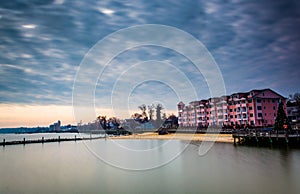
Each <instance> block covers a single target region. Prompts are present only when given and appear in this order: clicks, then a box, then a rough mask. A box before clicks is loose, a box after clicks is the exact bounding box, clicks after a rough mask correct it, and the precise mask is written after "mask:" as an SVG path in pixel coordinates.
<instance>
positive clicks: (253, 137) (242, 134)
mask: <svg viewBox="0 0 300 194" xmlns="http://www.w3.org/2000/svg"><path fill="white" fill-rule="evenodd" d="M232 137H233V139H234V144H235V145H236V144H263V145H268V144H269V145H283V144H286V145H289V144H290V145H300V133H299V132H298V131H295V130H294V131H278V132H277V131H274V130H272V131H239V130H238V131H235V132H233V133H232Z"/></svg>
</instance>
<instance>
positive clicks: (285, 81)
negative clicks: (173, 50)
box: [0, 0, 300, 104]
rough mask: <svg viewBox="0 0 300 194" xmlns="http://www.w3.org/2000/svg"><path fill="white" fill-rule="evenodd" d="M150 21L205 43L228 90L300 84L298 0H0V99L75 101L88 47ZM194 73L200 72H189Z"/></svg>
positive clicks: (295, 87)
mask: <svg viewBox="0 0 300 194" xmlns="http://www.w3.org/2000/svg"><path fill="white" fill-rule="evenodd" d="M148 23H157V24H164V25H171V26H174V27H177V28H179V29H182V30H184V31H186V32H188V33H190V34H192V35H193V36H195V37H196V38H198V39H199V40H200V41H201V42H203V43H204V44H205V46H206V47H207V48H208V49H209V50H210V51H211V53H212V55H213V56H214V57H215V59H216V61H217V63H218V64H219V67H220V69H221V71H222V73H223V76H224V80H225V84H226V87H227V92H228V93H231V92H236V91H247V90H250V89H253V88H266V87H272V88H273V89H275V90H277V91H279V92H282V93H283V95H286V96H287V95H288V94H290V93H293V92H297V91H299V90H300V88H299V83H300V78H299V73H300V70H299V69H300V68H299V61H300V57H299V55H298V52H299V50H300V33H299V31H300V29H299V28H300V3H299V1H293V0H289V1H287V0H280V1H273V0H263V1H254V0H253V1H226V2H225V1H221V0H220V1H204V0H203V1H202V0H199V1H193V0H190V1H173V0H167V1H147V0H144V1H137V2H132V1H99V2H97V1H79V0H73V1H50V0H49V1H37V0H28V1H18V0H12V1H3V2H1V3H0V48H1V53H0V64H1V65H0V76H1V77H0V80H1V82H0V94H1V96H0V100H1V102H2V103H39V104H48V103H50V104H52V103H55V104H71V100H72V87H73V78H74V77H75V74H76V69H77V67H78V65H79V64H80V62H81V60H82V58H83V57H84V54H85V53H86V52H87V51H88V50H89V48H91V47H92V46H93V45H94V44H95V43H96V42H97V41H99V40H100V39H102V38H103V37H105V36H106V35H108V34H110V33H112V32H114V31H116V30H119V29H121V28H124V27H129V26H132V25H138V24H148ZM145 56H147V53H143V52H142V53H141V54H140V55H137V56H136V57H137V59H139V60H141V59H145ZM150 56H151V55H150ZM161 56H165V57H166V58H172V57H173V56H172V55H170V54H168V53H165V55H163V54H161ZM148 58H149V56H148ZM161 58H163V57H161ZM174 59H175V58H174ZM177 59H178V58H176V60H177ZM179 61H180V60H179ZM183 61H184V60H183ZM120 62H122V61H120ZM183 64H184V63H183ZM179 67H180V68H182V69H183V67H184V65H182V66H179ZM191 72H192V71H191ZM190 79H195V80H196V79H198V78H196V77H195V76H193V74H192V73H191V76H190ZM195 82H197V83H202V82H201V81H199V80H196V81H195Z"/></svg>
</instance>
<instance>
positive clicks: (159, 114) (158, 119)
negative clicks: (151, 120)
mask: <svg viewBox="0 0 300 194" xmlns="http://www.w3.org/2000/svg"><path fill="white" fill-rule="evenodd" d="M155 109H156V121H157V122H158V123H160V122H161V111H162V110H163V109H164V108H163V106H162V104H157V105H156V107H155Z"/></svg>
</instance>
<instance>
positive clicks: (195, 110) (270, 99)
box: [178, 89, 286, 127]
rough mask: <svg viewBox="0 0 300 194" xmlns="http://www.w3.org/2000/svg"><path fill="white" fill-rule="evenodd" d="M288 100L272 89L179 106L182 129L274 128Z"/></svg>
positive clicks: (181, 103)
mask: <svg viewBox="0 0 300 194" xmlns="http://www.w3.org/2000/svg"><path fill="white" fill-rule="evenodd" d="M280 102H283V104H284V109H285V111H286V98H285V97H283V96H281V95H280V94H278V93H276V92H274V91H273V90H271V89H263V90H251V91H250V92H245V93H242V92H239V93H234V94H231V95H229V96H221V97H215V98H209V99H207V100H200V101H193V102H190V103H189V104H188V105H185V104H184V103H183V102H179V103H178V123H179V126H197V127H207V126H212V125H218V126H225V127H226V126H227V127H232V126H244V125H248V126H253V127H263V126H273V125H274V124H275V119H276V114H277V108H278V105H279V103H280Z"/></svg>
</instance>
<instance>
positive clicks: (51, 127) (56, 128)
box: [49, 120, 61, 131]
mask: <svg viewBox="0 0 300 194" xmlns="http://www.w3.org/2000/svg"><path fill="white" fill-rule="evenodd" d="M60 126H61V122H60V120H58V121H57V123H54V124H51V125H49V131H60V130H61V128H60Z"/></svg>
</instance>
